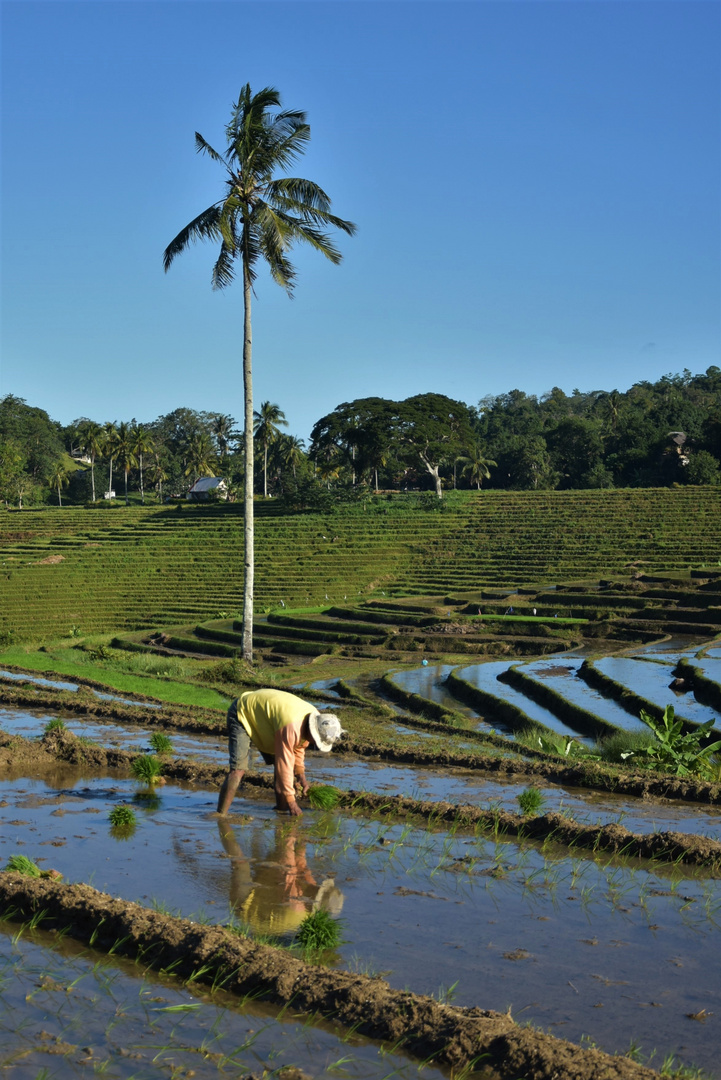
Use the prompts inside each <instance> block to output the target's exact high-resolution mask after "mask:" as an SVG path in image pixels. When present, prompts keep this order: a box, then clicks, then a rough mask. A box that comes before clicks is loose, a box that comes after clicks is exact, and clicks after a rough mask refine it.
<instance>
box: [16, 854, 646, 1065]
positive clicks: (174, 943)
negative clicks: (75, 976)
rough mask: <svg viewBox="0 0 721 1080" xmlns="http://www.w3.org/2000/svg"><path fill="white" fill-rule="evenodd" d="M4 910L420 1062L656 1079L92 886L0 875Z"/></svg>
mask: <svg viewBox="0 0 721 1080" xmlns="http://www.w3.org/2000/svg"><path fill="white" fill-rule="evenodd" d="M0 904H1V905H2V909H3V912H4V913H6V914H10V917H11V918H12V919H13V921H22V920H25V919H29V918H31V917H32V916H33V915H35V914H36V913H37V912H40V911H42V912H43V913H44V917H43V920H42V926H43V929H45V930H49V929H57V930H63V931H65V930H66V928H67V933H69V934H70V936H71V937H73V938H75V939H77V940H79V941H82V942H85V943H87V944H90V945H92V946H93V947H94V948H96V949H101V950H103V951H106V952H107V951H113V952H117V953H119V954H121V955H124V956H129V957H131V958H132V959H134V960H136V961H137V962H138V963H140V964H142V965H144V966H147V967H152V968H153V969H155V970H164V971H166V972H168V971H169V972H172V973H173V974H175V975H177V976H179V977H180V978H184V979H186V980H195V981H198V982H202V983H205V984H207V985H211V986H212V985H214V984H215V985H218V984H222V985H223V989H224V990H226V991H230V992H233V993H236V994H239V995H245V994H253V995H258V996H262V997H263V999H264V1000H266V1001H268V1002H271V1003H273V1004H276V1005H285V1004H288V1003H291V1002H292V1006H293V1009H294V1011H298V1012H300V1013H308V1014H314V1013H315V1014H318V1015H319V1016H322V1017H323V1018H324V1019H325V1020H327V1021H331V1022H335V1023H338V1024H341V1025H343V1026H344V1027H348V1028H354V1029H355V1030H357V1031H358V1032H360V1033H361V1034H363V1035H365V1036H367V1037H369V1038H372V1039H377V1040H382V1041H384V1042H390V1043H394V1044H395V1043H398V1042H399V1041H400V1042H401V1043H402V1045H403V1048H404V1050H405V1051H407V1052H409V1053H411V1054H413V1055H415V1056H416V1057H419V1058H421V1059H428V1058H432V1059H434V1060H436V1061H438V1062H442V1063H444V1064H447V1065H451V1066H454V1067H462V1066H463V1065H466V1064H469V1063H470V1062H472V1061H473V1060H474V1059H479V1058H480V1061H479V1062H478V1067H479V1068H482V1067H483V1066H485V1067H486V1069H487V1070H488V1071H487V1073H486V1075H487V1076H488V1077H489V1078H490V1077H497V1078H500V1080H506V1078H507V1080H516V1078H517V1077H518V1076H524V1077H526V1078H528V1080H555V1078H557V1077H560V1076H563V1077H567V1078H574V1080H651V1078H652V1077H655V1076H657V1075H658V1074H657V1073H655V1072H654V1071H652V1070H651V1069H648V1068H645V1067H643V1066H640V1065H638V1064H636V1063H634V1062H632V1061H630V1060H629V1059H628V1058H624V1057H615V1056H611V1055H608V1054H605V1053H603V1052H602V1051H600V1050H584V1049H581V1048H580V1047H577V1046H574V1045H573V1044H572V1043H568V1042H565V1041H564V1040H561V1039H556V1038H554V1037H553V1036H551V1035H546V1034H543V1033H542V1032H537V1031H533V1030H531V1029H529V1028H521V1027H518V1026H517V1025H516V1024H515V1023H514V1021H513V1020H512V1019H511V1017H510V1016H508V1015H507V1014H504V1013H497V1012H492V1011H487V1010H483V1009H480V1008H471V1009H462V1008H457V1007H453V1006H449V1005H443V1004H440V1003H438V1002H436V1001H435V1000H434V999H432V998H429V997H421V996H419V995H416V994H413V993H411V992H408V991H397V990H393V989H391V987H390V986H389V985H388V983H386V982H385V981H384V980H383V979H371V978H368V977H367V976H363V975H356V974H352V973H350V972H343V971H333V970H329V969H326V968H323V967H319V966H317V965H314V964H310V963H307V962H306V961H304V960H302V959H299V958H297V957H295V956H293V955H291V954H289V953H288V952H286V951H283V950H279V949H274V948H271V947H269V946H264V945H257V944H254V943H253V942H251V941H249V940H248V939H245V938H242V937H239V936H238V935H236V934H234V933H232V932H231V931H229V930H226V929H225V928H223V927H217V926H201V925H198V924H196V923H193V922H190V921H189V920H187V919H178V918H175V917H173V916H169V915H162V914H160V913H159V912H156V911H151V910H148V909H147V908H144V907H142V906H141V905H139V904H135V903H130V902H126V901H122V900H115V899H113V898H112V897H110V896H108V895H107V894H105V893H100V892H97V891H96V890H95V889H92V888H91V887H90V886H87V885H64V884H62V883H58V882H55V881H46V880H37V879H31V878H27V877H24V876H22V875H20V874H13V873H7V872H3V873H0Z"/></svg>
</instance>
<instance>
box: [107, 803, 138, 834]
mask: <svg viewBox="0 0 721 1080" xmlns="http://www.w3.org/2000/svg"><path fill="white" fill-rule="evenodd" d="M108 818H109V819H110V824H111V825H112V826H113V828H114V829H131V828H133V827H134V826H135V824H136V818H135V811H134V810H133V808H132V806H126V805H125V803H120V804H119V805H118V806H114V807H113V808H112V810H111V811H110V813H109V814H108Z"/></svg>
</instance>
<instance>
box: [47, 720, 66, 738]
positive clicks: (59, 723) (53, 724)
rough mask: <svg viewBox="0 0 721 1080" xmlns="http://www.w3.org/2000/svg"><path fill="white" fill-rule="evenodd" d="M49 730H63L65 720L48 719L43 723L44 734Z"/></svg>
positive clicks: (48, 732)
mask: <svg viewBox="0 0 721 1080" xmlns="http://www.w3.org/2000/svg"><path fill="white" fill-rule="evenodd" d="M51 731H65V721H64V720H59V719H56V720H48V722H47V724H46V725H45V734H46V735H49V734H50V732H51Z"/></svg>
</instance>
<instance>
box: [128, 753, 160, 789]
mask: <svg viewBox="0 0 721 1080" xmlns="http://www.w3.org/2000/svg"><path fill="white" fill-rule="evenodd" d="M130 768H131V771H132V774H133V776H134V777H135V779H136V780H142V781H143V782H144V783H146V784H155V783H157V781H158V780H159V779H160V776H161V775H162V772H163V767H162V765H161V764H160V762H159V761H158V759H157V758H156V757H155V756H154V755H153V754H141V755H140V756H139V757H136V758H135V760H134V761H133V763H132V765H131V766H130Z"/></svg>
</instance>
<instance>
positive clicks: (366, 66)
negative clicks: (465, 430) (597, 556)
mask: <svg viewBox="0 0 721 1080" xmlns="http://www.w3.org/2000/svg"><path fill="white" fill-rule="evenodd" d="M2 17H3V46H2V48H3V58H2V59H3V88H2V89H3V177H2V196H3V257H2V270H3V297H4V299H3V323H2V367H1V369H0V393H3V394H4V393H14V394H17V395H19V396H20V397H23V398H25V399H26V400H27V401H28V403H29V404H32V405H38V406H40V407H41V408H44V409H46V410H47V411H48V412H49V413H50V415H51V416H52V417H53V418H55V419H57V420H60V421H61V422H63V423H69V422H70V421H71V420H73V419H75V418H76V417H79V416H89V417H92V418H93V419H96V420H98V421H100V422H105V421H106V420H122V419H126V420H127V419H130V418H131V417H135V418H137V420H138V421H139V422H146V421H150V420H153V419H155V417H157V416H158V415H160V414H161V413H166V412H169V411H171V410H172V409H175V408H177V407H179V406H181V405H182V406H190V407H193V408H196V409H207V410H217V411H222V412H230V413H232V414H233V415H234V416H235V417H236V418H240V417H241V416H242V380H241V363H240V352H241V325H242V296H241V291H240V288H239V287H237V286H236V287H231V288H230V289H228V290H226V291H225V292H222V293H214V292H213V291H212V290H211V287H210V271H211V267H212V263H213V261H214V258H215V248H214V246H212V245H199V246H198V247H196V248H195V249H193V251H192V252H189V253H187V254H186V255H184V256H183V257H182V258H181V259H179V260H178V261H177V262H176V263H175V264H174V265H173V267H172V268H171V270H170V272H169V273H168V274H164V273H163V270H162V263H161V256H162V252H163V249H164V248H165V246H166V245H167V244H168V242H169V241H170V240H171V239H172V238H173V237H174V236H175V234H176V233H177V232H178V231H179V230H180V228H181V227H182V226H183V225H185V224H186V223H187V222H188V221H190V220H191V219H192V218H193V217H195V216H196V214H197V213H198V212H199V211H200V210H202V209H205V207H206V206H208V205H210V204H211V203H212V202H213V201H214V200H215V199H216V198H217V197H219V195H220V194H221V191H222V181H223V174H222V171H221V170H220V169H219V168H218V166H216V165H214V164H213V163H212V162H211V161H210V160H208V159H207V158H200V157H197V156H196V154H195V150H194V132H195V131H196V130H198V131H200V132H201V133H202V134H203V135H204V136H205V137H206V139H208V140H209V142H211V143H212V144H213V145H215V146H216V148H219V149H222V148H223V146H224V139H223V136H224V125H225V123H226V121H227V119H228V116H229V109H230V105H231V102H232V101H233V100H234V99H235V98H236V97H237V95H238V91H239V89H240V87H241V86H242V85H243V84H244V83H245V82H250V84H251V86H252V88H253V89H259V88H261V87H262V86H267V85H272V86H276V87H277V88H278V89H279V90H280V92H281V94H282V97H283V103H284V105H287V106H288V107H293V108H302V109H305V110H306V111H307V113H308V118H309V121H310V124H311V129H312V142H311V145H310V148H309V151H308V153H307V154H306V156H305V157H304V158H303V159H301V162H300V164H299V165H298V167H297V169H294V172H296V174H299V175H301V176H307V177H309V178H310V179H313V180H315V181H317V182H318V183H320V184H321V186H323V187H324V188H325V189H326V191H327V192H328V193H329V195H330V196H331V198H332V200H333V209H334V211H335V212H336V213H338V214H339V215H340V216H342V217H346V218H349V219H351V220H353V221H355V222H356V223H357V224H358V234H357V236H356V237H355V238H353V239H351V238H347V237H343V238H341V247H342V250H343V252H344V262H343V264H342V265H341V266H340V267H334V266H332V265H331V264H330V263H327V262H326V261H325V260H324V259H323V258H322V257H321V256H319V255H316V254H314V253H313V252H310V251H308V252H305V251H303V250H298V251H297V252H296V260H295V261H296V264H297V266H298V271H299V274H298V286H297V290H296V296H295V299H293V300H289V299H287V297H286V295H285V293H284V292H283V291H282V290H281V289H279V288H278V287H277V286H276V285H274V284H273V283H272V282H271V281H270V279H269V277H268V276H267V275H266V273H265V272H264V271H261V277H260V279H259V282H258V288H257V300H256V302H255V306H254V367H255V401H256V407H257V406H258V405H259V404H260V402H261V401H264V400H270V401H273V402H276V403H277V404H279V405H280V407H281V408H282V409H283V410H284V411H285V413H286V415H287V418H288V421H289V428H288V431H289V432H291V433H293V434H296V435H299V436H301V437H303V438H307V436H308V434H309V432H310V429H311V427H312V425H313V423H314V422H315V421H316V420H317V419H318V418H320V417H321V416H322V415H324V414H325V413H327V412H329V411H331V410H332V409H333V408H334V407H335V406H336V405H338V404H339V403H340V402H342V401H347V400H350V399H352V398H355V397H361V396H370V395H378V396H382V397H391V398H403V397H407V396H408V395H410V394H415V393H423V392H426V391H436V392H441V393H446V394H448V395H449V396H451V397H457V398H460V399H462V400H464V401H466V402H468V403H469V404H476V403H477V402H478V401H479V399H480V398H482V397H483V396H485V395H486V394H497V393H503V392H505V391H507V390H510V389H513V388H515V387H518V388H519V389H522V390H525V391H526V392H529V393H535V394H542V393H543V392H545V391H547V390H549V389H551V388H552V387H553V386H554V385H557V386H560V387H562V388H563V389H564V390H566V391H567V392H570V391H571V390H572V389H573V388H574V387H578V388H579V389H581V390H592V389H607V390H609V389H613V388H618V389H620V390H625V389H627V388H628V387H629V386H630V385H631V384H632V383H634V382H636V381H638V380H640V379H651V380H653V379H656V378H658V377H659V376H661V375H662V374H664V373H667V372H678V371H681V370H682V369H683V368H686V367H688V368H690V369H691V370H692V371H693V372H699V371H703V370H705V369H706V368H707V367H708V366H709V365H710V364H715V363H718V362H719V345H720V343H721V317H720V316H721V311H720V308H721V271H720V262H721V260H720V246H721V244H720V238H721V215H720V202H721V197H720V192H721V171H720V169H719V156H720V154H719V150H720V144H721V132H720V124H719V100H720V99H719V95H720V88H721V84H720V79H719V68H720V50H719V41H720V40H721V38H720V33H719V31H720V30H721V5H719V3H717V2H716V0H713V2H704V0H701V2H696V0H679V2H665V0H658V2H657V0H639V2H636V0H618V2H614V0H598V2H596V0H590V2H589V0H575V2H563V0H561V2H556V0H529V2H525V0H522V2H515V0H496V2H485V0H480V2H465V3H456V2H448V0H446V2H441V3H436V2H400V3H386V2H382V0H379V2H364V3H356V2H353V0H335V2H330V3H315V2H292V3H286V2H278V3H276V2H264V3H244V2H226V3H215V2H192V0H191V2H182V0H181V2H165V3H153V2H113V0H111V2H103V0H89V2H82V3H66V2H63V0H55V2H46V3H35V2H33V0H17V2H12V0H11V2H5V3H3V6H2Z"/></svg>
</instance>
